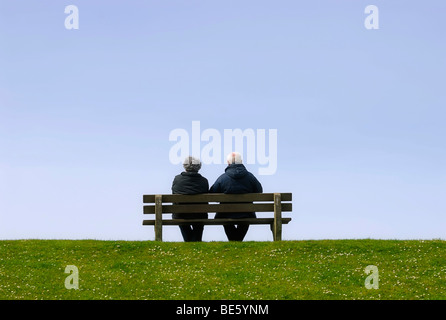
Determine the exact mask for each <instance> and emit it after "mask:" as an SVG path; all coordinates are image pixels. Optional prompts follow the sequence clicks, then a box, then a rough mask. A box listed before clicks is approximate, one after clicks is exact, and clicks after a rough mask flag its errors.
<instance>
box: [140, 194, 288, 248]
mask: <svg viewBox="0 0 446 320" xmlns="http://www.w3.org/2000/svg"><path fill="white" fill-rule="evenodd" d="M291 198H292V194H291V193H245V194H224V193H203V194H196V195H184V194H158V195H155V194H151V195H143V203H144V204H151V205H144V206H143V208H144V214H154V215H155V219H154V220H143V223H142V224H143V225H153V226H155V241H162V238H163V237H162V234H163V225H165V226H173V225H175V226H178V225H181V224H197V223H198V224H203V225H226V224H240V223H247V224H250V225H251V224H267V225H270V226H271V230H272V232H273V239H274V241H280V240H282V224H286V223H289V222H290V221H291V218H283V217H282V212H284V211H287V212H288V211H292V204H291V202H290V201H291ZM212 202H216V203H212ZM213 212H233V213H236V212H274V217H272V218H243V219H213V218H210V219H163V214H167V213H213Z"/></svg>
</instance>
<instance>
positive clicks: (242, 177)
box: [209, 152, 263, 241]
mask: <svg viewBox="0 0 446 320" xmlns="http://www.w3.org/2000/svg"><path fill="white" fill-rule="evenodd" d="M227 163H228V166H227V167H226V169H225V173H223V174H222V175H221V176H220V177H218V179H217V180H216V181H215V183H214V184H213V185H212V187H211V189H210V190H209V192H212V193H261V192H263V188H262V185H261V184H260V182H259V181H258V180H257V178H256V177H255V176H254V175H253V174H252V173H251V172H249V171H248V170H246V168H245V166H244V165H243V163H242V158H241V155H240V153H238V152H232V153H230V154H229V155H228V157H227ZM255 217H256V214H255V212H238V213H225V212H218V213H216V214H215V219H223V218H234V219H240V218H255ZM224 228H225V233H226V235H227V237H228V240H230V241H243V239H244V238H245V235H246V233H247V232H248V229H249V225H248V224H238V225H225V226H224Z"/></svg>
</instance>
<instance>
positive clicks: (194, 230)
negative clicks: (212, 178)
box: [172, 157, 209, 242]
mask: <svg viewBox="0 0 446 320" xmlns="http://www.w3.org/2000/svg"><path fill="white" fill-rule="evenodd" d="M183 167H184V170H185V171H184V172H181V174H179V175H177V176H175V178H174V179H173V182H172V193H173V194H199V193H207V192H208V191H209V183H208V180H207V179H206V178H205V177H203V176H202V175H201V174H199V173H198V171H199V170H200V168H201V162H200V160H198V159H196V158H194V157H187V158H186V159H185V160H184V163H183ZM172 218H174V219H207V218H208V214H207V213H174V214H172ZM179 227H180V230H181V234H182V235H183V239H184V241H186V242H191V241H201V239H202V237H203V229H204V226H203V225H200V224H190V225H180V226H179Z"/></svg>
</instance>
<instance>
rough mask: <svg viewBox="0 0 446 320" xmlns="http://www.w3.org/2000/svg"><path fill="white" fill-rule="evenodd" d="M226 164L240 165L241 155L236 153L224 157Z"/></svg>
mask: <svg viewBox="0 0 446 320" xmlns="http://www.w3.org/2000/svg"><path fill="white" fill-rule="evenodd" d="M226 161H227V162H228V164H242V163H243V162H242V155H241V154H240V153H238V152H231V153H230V154H228V156H227V157H226Z"/></svg>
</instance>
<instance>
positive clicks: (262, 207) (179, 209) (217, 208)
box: [143, 203, 292, 214]
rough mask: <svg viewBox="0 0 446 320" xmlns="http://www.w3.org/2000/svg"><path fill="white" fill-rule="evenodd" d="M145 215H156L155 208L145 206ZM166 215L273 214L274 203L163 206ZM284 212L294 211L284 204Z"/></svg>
mask: <svg viewBox="0 0 446 320" xmlns="http://www.w3.org/2000/svg"><path fill="white" fill-rule="evenodd" d="M143 208H144V209H143V210H144V214H151V213H155V206H144V207H143ZM162 211H163V214H164V213H206V212H207V213H209V212H273V211H274V204H273V203H223V204H176V205H163V206H162ZM282 211H292V204H291V203H282Z"/></svg>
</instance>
